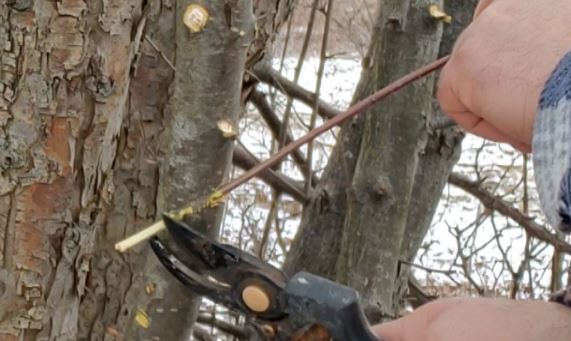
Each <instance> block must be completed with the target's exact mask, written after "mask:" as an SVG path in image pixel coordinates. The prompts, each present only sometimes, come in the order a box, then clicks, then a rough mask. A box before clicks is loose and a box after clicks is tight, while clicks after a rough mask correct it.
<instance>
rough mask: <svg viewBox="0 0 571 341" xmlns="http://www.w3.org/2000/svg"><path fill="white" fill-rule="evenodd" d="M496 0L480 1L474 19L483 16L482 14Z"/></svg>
mask: <svg viewBox="0 0 571 341" xmlns="http://www.w3.org/2000/svg"><path fill="white" fill-rule="evenodd" d="M494 1H496V0H480V2H479V3H478V6H476V10H475V11H474V18H476V17H477V16H479V15H480V14H482V12H483V11H484V10H485V9H486V8H487V7H488V6H490V5H491V4H492V3H493V2H494Z"/></svg>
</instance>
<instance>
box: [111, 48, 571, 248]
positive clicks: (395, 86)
mask: <svg viewBox="0 0 571 341" xmlns="http://www.w3.org/2000/svg"><path fill="white" fill-rule="evenodd" d="M448 59H449V56H446V57H442V58H440V59H438V60H436V61H434V62H432V63H430V64H428V65H426V66H424V67H421V68H419V69H416V70H415V71H413V72H411V73H409V74H407V75H406V76H404V77H402V78H400V79H398V80H396V81H394V82H393V83H391V84H389V85H388V86H386V87H384V88H383V89H381V90H379V91H377V92H376V93H374V94H372V95H371V96H369V97H366V98H364V99H363V100H361V101H359V102H357V103H356V104H355V105H353V106H352V107H350V108H349V109H348V110H347V111H345V112H344V113H342V114H340V115H337V116H335V117H333V118H332V119H330V120H328V121H326V122H325V123H324V124H323V125H321V126H319V127H317V128H315V129H313V130H311V131H310V132H308V133H307V134H305V135H304V136H302V137H301V138H299V139H297V140H295V141H294V142H292V143H290V144H288V145H287V146H285V147H283V148H281V149H280V150H279V151H278V152H277V153H275V154H274V155H272V156H271V157H270V158H269V159H267V160H266V161H264V162H262V163H260V164H258V165H257V166H255V167H253V168H252V169H250V170H249V171H247V172H245V173H244V174H242V175H241V176H239V177H238V178H236V179H234V180H232V181H230V182H228V183H226V184H224V185H222V186H221V187H220V188H219V190H218V191H216V192H215V194H216V195H217V197H223V196H224V195H227V194H228V193H230V192H231V191H232V190H234V189H235V188H237V187H238V186H240V185H242V184H244V183H246V182H247V181H249V180H250V179H252V178H254V177H255V176H257V175H258V174H260V173H261V172H263V171H264V170H266V169H267V168H269V167H271V166H273V165H275V164H276V163H277V162H279V161H280V160H282V159H283V158H284V157H286V156H287V155H288V154H289V153H291V152H292V151H294V150H296V149H298V148H299V147H301V146H303V145H304V144H306V143H307V142H309V141H311V140H313V139H315V138H316V137H318V136H320V135H321V134H323V133H325V132H327V131H329V130H330V129H331V128H333V127H336V126H338V125H341V124H342V123H343V122H345V121H347V120H348V119H350V118H352V117H355V116H357V115H358V114H360V113H362V112H364V111H365V110H367V109H368V108H370V107H371V106H373V105H374V104H376V103H378V102H379V101H381V100H383V99H384V98H386V97H387V96H390V95H392V94H394V93H395V92H397V91H399V90H400V89H402V88H403V87H405V86H407V85H409V84H411V83H413V82H415V81H416V80H419V79H421V78H423V77H425V76H427V75H429V74H431V73H432V72H434V71H436V70H438V69H440V68H441V67H442V66H444V64H446V62H447V61H448ZM187 211H190V210H188V207H187V208H184V209H182V210H180V211H179V212H178V213H179V214H181V215H184V214H185V212H187ZM164 228H165V226H164V223H162V222H161V221H159V222H156V223H154V224H153V225H151V226H149V227H148V228H146V229H144V230H142V231H139V232H138V233H136V234H135V235H132V236H130V237H129V238H127V239H125V240H123V241H121V242H119V243H117V244H115V249H116V250H119V251H121V252H124V251H126V250H127V249H129V248H131V247H133V246H134V245H136V244H138V243H140V242H142V241H144V240H146V239H148V238H150V237H152V236H153V235H155V234H157V233H159V232H160V231H162V230H164ZM570 250H571V245H570Z"/></svg>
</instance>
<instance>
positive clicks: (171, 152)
mask: <svg viewBox="0 0 571 341" xmlns="http://www.w3.org/2000/svg"><path fill="white" fill-rule="evenodd" d="M190 4H194V5H200V6H203V7H204V8H205V9H206V10H207V11H208V14H209V20H208V21H207V24H206V26H205V27H204V28H203V29H202V30H201V31H200V32H194V33H193V32H191V31H190V30H189V29H188V27H186V26H185V25H184V23H183V21H182V15H183V13H184V12H185V10H186V9H187V6H189V5H190ZM228 11H229V13H228ZM227 14H230V18H228V16H227ZM253 24H254V17H253V14H252V2H251V0H237V1H231V2H223V1H206V0H204V1H191V0H179V1H177V2H176V24H175V25H176V33H175V41H176V53H175V67H176V70H177V72H176V73H175V79H174V84H173V85H174V98H173V101H174V103H173V112H172V113H171V116H170V118H169V120H168V124H167V130H168V132H167V133H168V135H165V138H166V145H167V148H166V151H165V156H164V167H163V170H162V172H161V176H160V192H159V204H158V207H159V208H160V209H159V212H163V211H165V210H172V209H175V208H178V207H180V205H181V204H182V203H185V202H192V201H195V200H197V198H202V197H206V196H208V194H209V193H211V192H212V191H213V190H214V189H215V188H216V187H217V186H218V185H220V184H221V183H222V182H224V180H225V179H226V177H227V176H228V172H229V170H230V166H231V159H232V149H233V140H231V139H227V138H225V137H223V136H222V133H221V132H220V131H219V129H218V127H217V122H218V121H219V120H226V121H228V122H231V123H232V124H234V125H237V119H238V113H239V112H240V110H241V108H240V95H241V86H242V77H243V73H244V68H245V61H246V50H247V48H248V46H249V44H250V42H251V39H252V33H253ZM220 215H221V207H219V208H213V209H209V210H205V212H204V213H203V214H201V216H200V217H195V219H198V221H199V223H200V224H201V225H202V226H203V228H205V229H206V231H207V233H208V234H209V235H211V236H215V235H217V232H218V227H219V223H220V218H221V217H220ZM146 263H147V264H146V268H145V273H147V274H149V275H148V277H147V278H146V281H147V283H148V284H149V285H151V284H152V285H153V286H154V287H155V288H156V289H155V290H154V293H153V295H150V296H151V297H146V296H149V295H147V294H145V293H144V292H143V293H141V295H139V299H140V307H139V309H143V310H144V311H145V312H146V314H147V315H148V316H149V320H150V326H149V327H148V328H146V329H145V328H141V326H140V325H137V324H136V323H135V322H132V323H131V325H130V326H129V334H128V338H130V339H136V340H142V339H153V338H159V339H161V340H173V341H175V340H181V341H182V340H184V341H186V340H188V338H189V337H190V334H191V326H192V323H193V321H194V319H195V317H196V313H197V308H198V304H199V303H200V299H199V298H198V297H196V296H194V295H192V294H191V293H190V292H189V291H188V289H187V288H186V287H184V286H183V285H182V284H181V283H179V282H178V281H177V280H176V278H174V277H173V276H172V275H171V274H170V273H168V272H167V271H166V270H165V269H162V265H161V264H159V263H158V261H157V260H156V259H155V257H148V259H147V262H146ZM133 313H135V312H133Z"/></svg>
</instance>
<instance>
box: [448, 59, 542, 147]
mask: <svg viewBox="0 0 571 341" xmlns="http://www.w3.org/2000/svg"><path fill="white" fill-rule="evenodd" d="M455 70H456V67H455V62H454V59H452V60H451V61H450V62H449V63H448V64H447V65H446V66H445V67H444V69H443V70H442V73H441V75H440V79H439V83H438V92H437V97H438V101H439V103H440V107H441V109H442V111H444V112H445V113H446V114H447V115H448V116H449V117H450V118H452V119H453V120H454V121H455V122H456V123H458V124H459V125H460V126H461V127H463V128H464V129H466V130H467V131H469V132H471V133H473V134H475V135H478V136H480V137H482V138H485V139H488V140H492V141H495V142H502V143H509V144H511V145H512V146H513V147H514V148H516V149H518V150H520V151H522V152H524V153H529V152H530V151H531V148H530V146H529V145H527V144H525V143H522V142H520V141H518V140H516V139H514V138H512V137H511V136H509V135H508V134H506V133H504V132H503V131H500V130H499V129H497V128H496V127H495V126H494V125H492V124H491V123H490V122H488V121H486V120H485V119H484V118H483V117H482V116H481V115H479V114H477V113H473V112H472V111H471V110H470V109H469V107H470V105H467V104H466V103H464V102H463V101H462V100H461V99H460V97H459V96H458V95H457V92H456V91H455V88H454V84H456V83H457V82H456V80H455V76H456V72H455Z"/></svg>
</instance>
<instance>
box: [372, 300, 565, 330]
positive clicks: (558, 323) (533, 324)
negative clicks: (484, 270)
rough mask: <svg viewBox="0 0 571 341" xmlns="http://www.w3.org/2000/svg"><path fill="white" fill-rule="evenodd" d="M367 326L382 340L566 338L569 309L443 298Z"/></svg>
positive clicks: (503, 301) (513, 302)
mask: <svg viewBox="0 0 571 341" xmlns="http://www.w3.org/2000/svg"><path fill="white" fill-rule="evenodd" d="M373 330H374V332H375V333H376V334H377V336H379V338H381V339H382V340H383V341H546V340H549V341H569V340H571V309H569V308H568V307H565V306H563V305H560V304H556V303H548V302H543V301H513V300H504V299H485V298H478V299H460V298H454V299H443V300H438V301H435V302H432V303H429V304H426V305H425V306H422V307H420V308H419V309H417V310H416V311H415V312H413V313H412V314H410V315H407V316H405V317H403V318H401V319H399V320H395V321H392V322H389V323H386V324H382V325H378V326H375V327H373Z"/></svg>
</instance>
